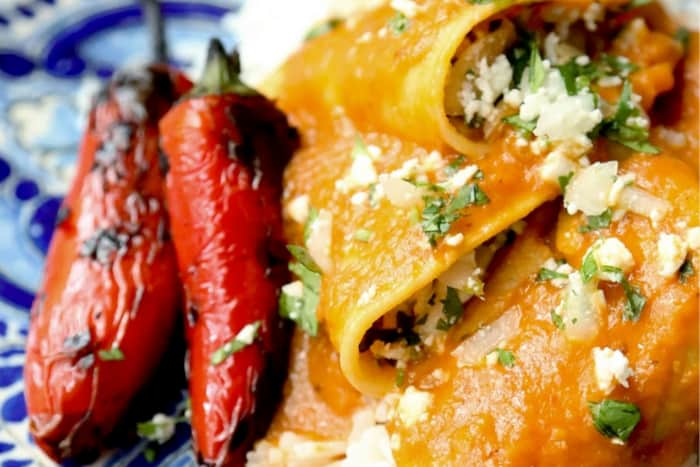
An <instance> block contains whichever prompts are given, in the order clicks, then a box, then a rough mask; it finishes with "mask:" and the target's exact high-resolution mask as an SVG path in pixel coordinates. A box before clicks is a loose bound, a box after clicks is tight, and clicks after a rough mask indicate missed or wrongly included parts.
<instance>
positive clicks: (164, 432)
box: [146, 413, 176, 444]
mask: <svg viewBox="0 0 700 467" xmlns="http://www.w3.org/2000/svg"><path fill="white" fill-rule="evenodd" d="M150 424H151V425H152V426H153V432H152V433H151V434H149V435H148V436H147V437H146V438H147V439H149V440H150V441H156V442H157V443H158V444H165V443H166V442H168V440H170V438H172V437H173V435H174V434H175V424H176V421H175V418H173V417H169V416H167V415H165V414H163V413H157V414H155V415H154V416H153V418H152V419H151V421H150Z"/></svg>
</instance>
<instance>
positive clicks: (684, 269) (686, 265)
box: [678, 258, 695, 284]
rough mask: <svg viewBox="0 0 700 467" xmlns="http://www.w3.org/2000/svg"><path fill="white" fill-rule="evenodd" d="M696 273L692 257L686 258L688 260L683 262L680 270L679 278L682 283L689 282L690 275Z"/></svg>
mask: <svg viewBox="0 0 700 467" xmlns="http://www.w3.org/2000/svg"><path fill="white" fill-rule="evenodd" d="M694 274H695V269H693V263H692V262H691V261H690V258H686V260H685V261H684V262H683V264H682V265H681V268H680V270H679V275H678V277H679V279H680V281H681V284H685V283H686V282H688V279H689V278H690V276H692V275H694Z"/></svg>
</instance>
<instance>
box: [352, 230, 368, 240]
mask: <svg viewBox="0 0 700 467" xmlns="http://www.w3.org/2000/svg"><path fill="white" fill-rule="evenodd" d="M353 237H354V238H355V240H357V241H359V242H369V239H370V238H372V231H371V230H367V229H357V230H356V231H355V235H354V236H353Z"/></svg>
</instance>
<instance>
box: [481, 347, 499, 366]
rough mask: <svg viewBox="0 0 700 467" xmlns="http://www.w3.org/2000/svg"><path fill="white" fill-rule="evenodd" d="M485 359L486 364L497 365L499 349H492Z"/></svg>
mask: <svg viewBox="0 0 700 467" xmlns="http://www.w3.org/2000/svg"><path fill="white" fill-rule="evenodd" d="M484 359H485V360H486V366H489V367H493V366H496V363H498V351H496V350H492V351H491V352H489V353H487V354H486V357H484Z"/></svg>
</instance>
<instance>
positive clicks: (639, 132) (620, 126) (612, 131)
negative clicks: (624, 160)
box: [599, 80, 661, 154]
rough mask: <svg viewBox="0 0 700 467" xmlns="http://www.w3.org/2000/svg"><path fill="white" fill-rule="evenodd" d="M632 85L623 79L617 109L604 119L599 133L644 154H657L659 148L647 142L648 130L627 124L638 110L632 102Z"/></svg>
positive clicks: (636, 114)
mask: <svg viewBox="0 0 700 467" xmlns="http://www.w3.org/2000/svg"><path fill="white" fill-rule="evenodd" d="M631 97H632V85H631V84H630V82H629V81H628V80H625V82H624V84H623V86H622V93H621V94H620V100H619V101H618V103H617V110H616V111H615V114H614V115H613V116H612V117H609V118H606V119H604V120H603V121H602V122H601V124H600V128H599V133H600V134H601V135H603V136H605V137H606V138H608V139H609V140H611V141H615V142H616V143H619V144H621V145H623V146H626V147H628V148H630V149H632V150H634V151H637V152H642V153H646V154H658V153H659V152H661V151H660V149H659V148H657V147H656V146H654V145H652V144H651V143H650V142H649V130H647V129H646V128H643V127H639V126H632V125H628V123H627V120H628V119H629V118H630V117H638V116H639V115H640V111H639V109H638V108H637V107H635V106H634V105H633V104H632V100H631Z"/></svg>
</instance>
